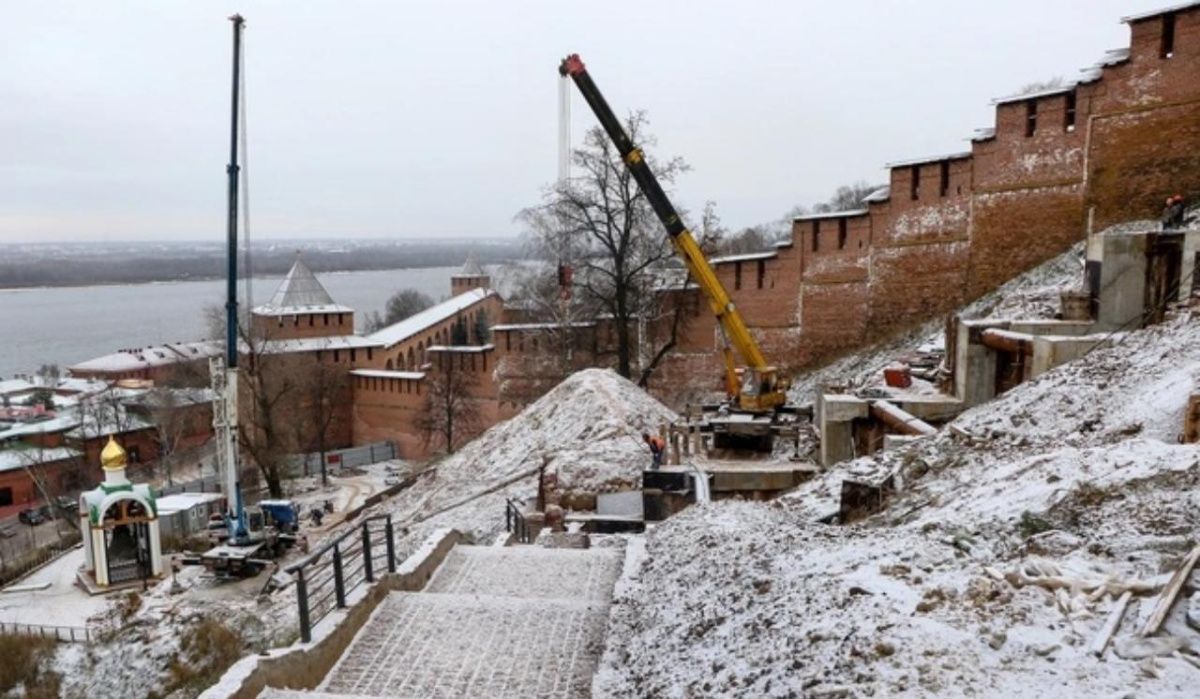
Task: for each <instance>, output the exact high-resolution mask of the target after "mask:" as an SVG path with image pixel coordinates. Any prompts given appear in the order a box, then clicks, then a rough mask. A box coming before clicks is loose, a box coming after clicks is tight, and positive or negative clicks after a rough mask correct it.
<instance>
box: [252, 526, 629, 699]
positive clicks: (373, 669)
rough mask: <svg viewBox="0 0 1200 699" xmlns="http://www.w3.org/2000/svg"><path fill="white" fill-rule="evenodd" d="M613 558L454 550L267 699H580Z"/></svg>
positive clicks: (599, 634) (603, 553)
mask: <svg viewBox="0 0 1200 699" xmlns="http://www.w3.org/2000/svg"><path fill="white" fill-rule="evenodd" d="M621 561H622V556H621V553H620V552H619V551H617V550H613V549H588V550H572V549H542V548H536V547H532V546H515V547H481V546H459V547H457V548H455V549H454V550H453V551H451V552H450V554H449V556H448V557H447V559H446V561H445V562H444V563H443V564H442V566H441V567H440V568H439V569H438V572H437V573H436V574H435V575H434V577H433V579H432V580H430V582H429V585H427V586H426V588H425V590H424V591H422V592H394V593H392V594H390V595H389V596H388V598H387V599H385V600H384V601H383V602H382V603H381V604H380V605H379V607H378V609H376V610H375V613H374V614H373V615H372V617H371V619H370V620H369V621H368V622H367V623H366V625H365V626H364V627H363V628H362V630H361V631H360V632H359V633H358V635H357V636H356V637H355V639H354V641H353V642H352V643H351V645H350V647H349V648H347V649H346V652H345V654H343V655H342V658H341V660H339V661H338V663H337V665H335V666H334V668H333V670H332V671H330V673H329V675H328V676H327V677H326V678H325V681H324V682H323V683H322V684H321V686H320V687H318V688H317V690H315V691H311V692H305V691H294V690H274V689H268V690H265V691H264V692H263V693H262V694H261V695H260V697H264V698H273V699H299V698H301V697H303V698H304V699H321V698H326V699H346V698H349V697H360V698H361V697H405V698H411V699H417V698H418V697H420V698H421V699H425V698H432V697H514V698H515V697H555V698H563V699H566V698H567V697H587V696H590V695H591V683H592V674H593V672H594V671H595V668H596V664H597V661H598V660H599V657H600V653H601V652H602V650H603V648H604V629H605V624H606V623H607V620H608V607H609V602H610V600H611V596H612V588H613V584H614V583H615V582H616V579H617V576H618V575H619V574H620V569H621Z"/></svg>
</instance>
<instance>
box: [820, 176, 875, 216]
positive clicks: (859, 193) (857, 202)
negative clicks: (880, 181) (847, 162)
mask: <svg viewBox="0 0 1200 699" xmlns="http://www.w3.org/2000/svg"><path fill="white" fill-rule="evenodd" d="M880 186H881V185H877V184H870V183H869V182H866V181H865V180H858V181H857V182H853V183H851V184H844V185H842V186H841V187H838V188H837V191H835V192H834V193H833V196H831V197H829V199H828V200H826V201H825V202H823V203H820V204H817V205H816V206H814V207H813V211H814V212H815V213H818V214H824V213H832V212H835V211H853V210H854V209H860V208H862V206H863V201H864V200H865V199H866V198H867V196H868V195H870V194H871V192H874V191H875V190H877V189H879V188H880Z"/></svg>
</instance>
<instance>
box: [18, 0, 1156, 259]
mask: <svg viewBox="0 0 1200 699" xmlns="http://www.w3.org/2000/svg"><path fill="white" fill-rule="evenodd" d="M1168 4H1170V2H1169V0H1120V1H1118V0H1005V1H1004V2H987V3H983V2H963V1H962V0H955V1H950V0H921V1H919V2H913V1H911V0H910V1H906V2H899V1H897V2H883V1H881V0H874V1H867V0H839V1H838V2H815V1H801V0H791V1H785V0H780V1H777V2H753V1H751V0H742V1H739V2H732V1H730V0H726V1H724V2H700V1H697V0H689V1H686V2H685V1H678V2H666V1H662V0H654V1H653V2H650V1H648V0H641V1H635V2H623V1H614V0H608V1H606V2H589V3H582V2H565V1H564V0H556V1H554V2H518V1H516V0H513V1H505V2H501V1H498V0H477V1H472V2H465V1H464V2H451V1H448V0H443V1H441V2H402V3H401V2H358V1H352V0H337V1H336V2H335V1H333V0H330V1H328V2H312V1H309V2H299V1H297V2H283V1H282V0H279V1H276V2H264V1H250V0H246V1H243V2H239V3H234V2H227V1H224V0H222V1H219V2H217V1H210V0H206V1H205V2H196V1H188V2H184V1H177V2H168V1H167V0H153V1H151V0H144V1H140V2H134V1H130V0H123V1H121V2H96V1H95V0H77V1H74V2H67V1H61V2H59V1H52V0H46V1H38V2H20V1H17V0H9V1H8V2H5V3H4V11H3V20H4V21H3V25H2V27H0V242H13V241H38V240H44V241H60V240H196V239H214V238H217V239H219V238H220V236H221V235H222V230H223V225H224V223H223V222H224V205H225V204H224V192H225V180H224V178H225V174H224V168H225V163H226V162H227V160H228V108H229V62H230V33H231V32H230V24H229V22H228V21H227V20H226V17H227V16H228V15H230V14H232V13H233V12H234V11H235V10H236V11H240V12H241V13H242V14H243V15H245V17H246V20H247V29H246V38H245V42H246V59H247V73H248V76H247V81H248V85H247V92H248V95H247V99H248V119H249V130H250V136H249V141H250V153H249V155H250V163H249V167H250V173H251V180H250V188H251V214H252V222H253V229H254V233H255V235H256V236H258V237H263V238H265V237H289V238H291V237H337V236H353V237H436V236H455V237H461V236H471V237H483V236H489V237H490V236H502V235H515V234H517V233H518V232H519V230H518V226H517V224H516V223H514V221H513V216H514V214H515V213H516V212H517V211H518V210H520V209H521V208H523V207H525V206H529V205H531V204H534V203H536V202H537V201H538V199H539V196H540V192H541V190H542V188H543V187H544V186H545V185H546V184H547V183H549V182H550V181H551V180H552V179H553V178H554V177H555V172H556V152H557V126H556V119H557V80H558V75H557V72H556V69H557V67H558V63H559V60H560V59H561V58H562V56H563V55H565V54H567V53H570V52H578V53H580V54H581V55H582V57H583V59H584V61H585V63H587V65H588V68H589V70H590V72H591V74H592V77H593V78H594V79H595V80H596V82H597V84H598V85H599V86H600V88H601V90H603V92H604V93H605V95H606V96H607V98H608V100H609V103H610V104H611V105H612V106H613V108H614V109H615V110H617V111H618V113H621V114H624V113H627V112H628V111H630V110H632V109H645V110H647V111H648V113H649V115H650V118H651V122H652V123H651V127H652V131H653V132H654V134H655V135H656V136H657V137H658V140H659V143H658V146H657V148H656V150H655V153H656V155H658V156H659V157H664V156H668V155H681V156H683V157H684V158H685V159H686V160H687V161H688V162H689V163H690V164H691V166H692V168H693V169H692V171H691V172H690V173H689V174H688V175H687V176H686V177H684V178H683V179H681V180H680V181H679V183H678V184H677V186H676V188H675V193H676V199H677V203H678V204H679V205H681V206H682V207H685V208H688V209H691V210H693V211H697V210H699V209H700V208H701V206H702V205H703V203H704V202H705V201H706V200H713V201H715V202H717V206H718V210H719V212H720V214H721V216H722V218H723V220H724V222H725V223H726V224H727V225H728V226H731V227H739V226H745V225H751V224H754V223H758V222H762V221H765V220H770V219H774V218H778V217H779V216H780V215H782V214H783V213H784V212H785V211H787V210H788V209H789V208H790V207H792V206H793V205H795V204H798V203H812V202H815V201H819V200H822V199H824V198H826V197H827V196H828V195H829V193H830V192H831V190H833V189H834V188H835V187H836V186H837V185H839V184H843V183H846V182H849V181H853V180H858V179H867V180H871V181H882V180H883V178H884V175H885V172H884V170H883V166H884V164H885V163H887V162H889V161H894V160H900V159H904V158H909V157H915V156H924V155H932V154H940V153H951V152H956V151H960V150H965V149H966V148H967V147H968V144H967V141H966V139H967V138H968V137H969V136H970V135H971V133H972V130H973V129H974V128H976V127H981V126H987V125H990V124H991V123H992V117H993V107H992V106H991V105H990V100H991V99H992V98H994V97H998V96H1002V95H1005V94H1010V93H1012V92H1014V91H1016V90H1017V89H1018V88H1019V87H1021V86H1022V85H1025V84H1027V83H1030V82H1034V81H1039V80H1045V79H1049V78H1052V77H1054V76H1063V77H1068V78H1070V77H1073V76H1074V75H1075V74H1076V73H1077V71H1078V70H1079V69H1081V68H1084V67H1086V66H1088V65H1090V64H1092V63H1095V62H1096V61H1097V60H1098V59H1100V57H1101V55H1102V54H1103V52H1104V51H1105V50H1106V49H1110V48H1117V47H1121V46H1125V45H1126V44H1127V42H1128V29H1127V28H1126V27H1125V26H1124V25H1122V24H1120V22H1119V18H1120V17H1121V16H1123V15H1127V14H1130V13H1135V12H1140V11H1143V10H1149V9H1154V8H1156V7H1160V6H1163V5H1168ZM572 112H573V114H572V116H573V119H572V121H573V123H574V125H573V137H574V140H575V142H576V143H578V141H579V137H580V136H581V135H582V133H583V131H584V130H585V129H586V128H588V127H590V126H591V125H593V124H594V123H595V120H594V118H593V116H592V114H591V113H590V111H588V109H587V106H586V105H585V104H584V103H583V101H582V99H581V98H580V97H579V96H578V95H577V94H574V93H573V104H572Z"/></svg>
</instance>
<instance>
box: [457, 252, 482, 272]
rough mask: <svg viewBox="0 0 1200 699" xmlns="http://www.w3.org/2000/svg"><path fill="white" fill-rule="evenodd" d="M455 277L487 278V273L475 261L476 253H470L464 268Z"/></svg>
mask: <svg viewBox="0 0 1200 699" xmlns="http://www.w3.org/2000/svg"><path fill="white" fill-rule="evenodd" d="M454 276H456V277H486V276H487V272H484V271H483V267H480V266H479V263H478V262H476V261H475V253H473V252H468V253H467V261H466V263H465V264H463V267H462V269H461V270H459V272H458V274H456V275H454Z"/></svg>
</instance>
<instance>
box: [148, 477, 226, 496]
mask: <svg viewBox="0 0 1200 699" xmlns="http://www.w3.org/2000/svg"><path fill="white" fill-rule="evenodd" d="M156 490H157V491H158V496H159V497H162V496H163V495H176V494H178V493H219V492H221V478H220V477H219V476H204V477H202V478H197V479H195V480H190V481H187V482H185V483H176V484H174V485H164V486H163V487H162V488H157V489H156Z"/></svg>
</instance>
